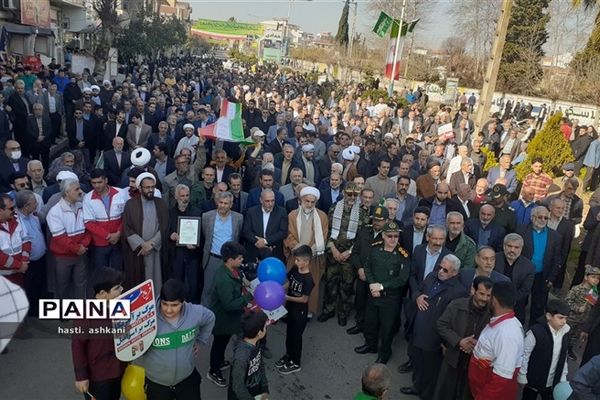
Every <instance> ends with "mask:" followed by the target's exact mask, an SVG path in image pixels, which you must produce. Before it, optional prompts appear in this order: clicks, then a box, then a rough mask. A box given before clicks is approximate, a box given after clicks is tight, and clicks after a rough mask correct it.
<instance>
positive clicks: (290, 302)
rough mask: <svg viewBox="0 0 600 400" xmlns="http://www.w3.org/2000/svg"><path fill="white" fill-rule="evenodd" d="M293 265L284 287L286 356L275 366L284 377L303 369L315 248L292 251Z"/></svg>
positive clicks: (304, 246)
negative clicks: (310, 268)
mask: <svg viewBox="0 0 600 400" xmlns="http://www.w3.org/2000/svg"><path fill="white" fill-rule="evenodd" d="M292 255H293V256H294V266H293V267H292V269H291V270H290V272H288V281H287V283H286V284H285V286H284V287H285V288H287V295H286V296H285V298H286V300H287V302H286V304H285V307H286V308H287V311H288V314H287V330H286V337H285V351H286V354H285V355H284V356H283V357H281V359H280V360H279V361H277V362H276V363H275V366H276V367H277V368H278V369H279V372H281V373H282V374H284V375H287V374H292V373H294V372H299V371H300V370H302V367H301V366H300V358H301V356H302V334H303V333H304V329H305V328H306V323H307V322H308V299H309V297H310V293H311V292H312V290H313V287H314V286H315V282H314V281H313V278H312V275H311V273H310V270H309V265H310V259H311V258H312V249H311V248H310V246H307V245H302V246H300V247H298V248H297V249H295V250H294V251H293V252H292Z"/></svg>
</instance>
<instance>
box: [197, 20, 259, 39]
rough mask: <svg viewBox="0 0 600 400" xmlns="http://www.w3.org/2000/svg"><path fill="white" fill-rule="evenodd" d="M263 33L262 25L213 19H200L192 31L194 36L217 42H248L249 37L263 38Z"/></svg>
mask: <svg viewBox="0 0 600 400" xmlns="http://www.w3.org/2000/svg"><path fill="white" fill-rule="evenodd" d="M263 31H264V28H263V26H262V25H261V24H247V23H243V22H237V21H218V20H213V19H198V20H196V22H195V23H194V26H192V29H191V33H192V35H194V36H201V37H206V38H211V39H217V40H246V38H247V37H248V36H256V37H260V36H262V34H263Z"/></svg>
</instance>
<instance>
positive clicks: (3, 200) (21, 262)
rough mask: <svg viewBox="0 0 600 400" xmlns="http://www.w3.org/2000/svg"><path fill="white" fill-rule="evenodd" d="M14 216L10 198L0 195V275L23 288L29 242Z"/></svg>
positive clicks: (3, 194) (27, 266)
mask: <svg viewBox="0 0 600 400" xmlns="http://www.w3.org/2000/svg"><path fill="white" fill-rule="evenodd" d="M15 215H16V211H15V204H14V202H13V201H12V199H11V198H10V196H9V195H7V194H5V193H2V194H0V249H2V250H0V275H3V276H4V277H5V278H6V279H8V280H9V281H11V282H12V283H15V284H17V285H19V286H21V287H23V284H24V282H25V279H24V278H25V272H26V271H27V268H29V252H30V251H31V241H30V239H29V236H28V235H27V232H25V230H24V229H23V227H22V225H21V224H20V223H19V220H18V219H17V218H16V217H15Z"/></svg>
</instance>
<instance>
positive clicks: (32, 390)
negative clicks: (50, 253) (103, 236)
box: [0, 319, 416, 400]
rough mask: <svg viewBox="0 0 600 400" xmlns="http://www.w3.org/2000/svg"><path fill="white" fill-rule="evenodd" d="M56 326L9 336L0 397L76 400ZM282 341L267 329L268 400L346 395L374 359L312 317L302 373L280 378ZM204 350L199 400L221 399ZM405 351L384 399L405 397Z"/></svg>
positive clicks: (66, 347)
mask: <svg viewBox="0 0 600 400" xmlns="http://www.w3.org/2000/svg"><path fill="white" fill-rule="evenodd" d="M57 326H58V324H54V325H53V326H52V327H49V326H40V323H39V322H36V321H34V322H33V326H32V327H31V328H30V331H31V332H32V333H33V334H34V338H33V339H29V340H13V341H12V342H11V343H10V344H9V346H8V347H9V353H8V354H6V355H3V356H0V399H6V400H8V399H10V400H71V399H73V400H81V398H82V397H81V396H79V395H78V394H77V393H76V392H75V386H74V375H73V365H72V362H71V353H70V342H69V340H67V339H65V338H61V339H59V338H49V336H50V335H49V334H48V332H47V331H54V332H55V331H56V327H57ZM284 339H285V325H284V324H278V325H277V326H274V327H272V328H270V330H269V337H268V340H269V347H270V349H271V350H272V352H273V359H271V360H267V373H268V377H269V384H270V388H271V395H272V397H271V398H272V399H302V400H311V399H315V400H316V399H351V398H352V396H353V395H354V394H355V393H356V392H357V391H359V390H360V376H361V372H362V370H363V368H364V367H365V366H366V365H367V364H369V363H371V362H374V361H375V358H376V355H374V354H369V355H365V356H359V355H357V354H355V353H354V351H353V348H354V347H355V346H358V345H360V344H362V336H359V335H357V336H350V335H347V334H346V332H345V330H344V329H342V328H341V327H339V326H338V325H337V322H336V321H334V320H333V319H332V320H329V321H327V322H326V323H318V322H316V321H313V322H311V323H309V324H308V327H307V329H306V331H305V334H304V350H303V362H302V368H303V369H302V371H301V372H299V373H297V374H293V375H287V376H283V375H281V374H279V373H278V372H277V371H276V370H275V368H274V366H273V364H274V363H275V361H277V359H278V358H279V357H280V356H281V355H283V349H284ZM209 351H210V348H209V347H208V348H205V350H204V352H203V353H201V356H200V359H199V364H198V365H199V368H198V370H199V371H200V372H201V374H202V375H203V383H202V398H203V399H225V398H226V389H220V388H217V387H216V386H215V385H213V384H212V383H211V382H209V381H208V380H207V379H206V378H205V375H206V371H207V370H208V358H209ZM230 351H231V346H230V347H229V349H228V352H230ZM405 352H406V345H405V342H404V341H403V340H400V336H397V337H396V343H395V345H394V354H393V355H392V359H391V360H390V362H389V363H388V366H389V367H390V368H391V369H392V377H393V380H392V389H391V393H390V396H389V397H388V398H389V399H403V398H409V397H407V396H404V395H402V394H400V387H401V386H405V385H406V384H408V383H409V380H410V375H400V374H398V373H397V372H396V367H397V366H398V365H399V364H400V363H401V362H403V361H404V358H405ZM410 398H413V399H416V397H410Z"/></svg>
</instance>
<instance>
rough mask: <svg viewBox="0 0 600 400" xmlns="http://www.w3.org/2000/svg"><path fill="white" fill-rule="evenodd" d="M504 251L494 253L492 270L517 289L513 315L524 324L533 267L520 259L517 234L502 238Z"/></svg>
mask: <svg viewBox="0 0 600 400" xmlns="http://www.w3.org/2000/svg"><path fill="white" fill-rule="evenodd" d="M503 249H504V251H502V252H499V253H496V266H495V267H494V270H495V271H497V272H499V273H501V274H504V275H506V276H507V277H508V278H509V279H510V280H511V281H512V283H513V284H514V285H515V287H516V289H517V301H516V304H515V315H516V317H517V318H518V319H519V321H521V324H525V307H526V306H527V299H528V298H529V295H530V294H531V288H532V286H533V279H534V277H535V266H534V265H533V263H532V262H531V260H529V259H528V258H526V257H522V256H521V253H522V252H523V238H522V237H521V235H519V234H518V233H509V234H508V235H506V236H505V237H504V244H503Z"/></svg>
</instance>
